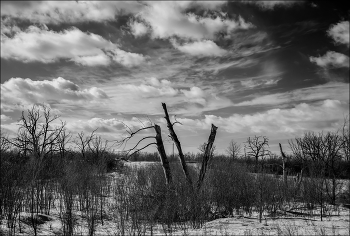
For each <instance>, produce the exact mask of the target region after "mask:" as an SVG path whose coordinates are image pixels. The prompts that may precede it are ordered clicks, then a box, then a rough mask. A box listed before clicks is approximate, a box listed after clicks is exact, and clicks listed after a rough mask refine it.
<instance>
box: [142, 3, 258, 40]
mask: <svg viewBox="0 0 350 236" xmlns="http://www.w3.org/2000/svg"><path fill="white" fill-rule="evenodd" d="M193 4H194V5H195V6H199V7H202V8H208V7H214V8H216V7H217V6H219V5H222V3H219V4H218V5H216V4H205V3H204V4H203V3H201V2H183V1H179V2H158V1H156V2H147V6H146V7H145V8H144V9H142V10H141V11H140V13H139V14H138V17H139V18H140V19H142V20H143V21H145V22H146V23H147V24H148V25H149V26H150V28H151V32H152V36H153V37H154V38H171V37H173V36H177V37H181V38H187V39H196V40H201V39H214V38H215V34H216V33H218V32H226V33H230V32H231V31H233V30H235V29H240V28H244V29H246V28H251V27H253V25H252V24H249V23H247V22H245V21H244V20H243V19H242V18H240V19H239V20H237V21H235V20H230V19H224V18H222V17H221V16H219V15H218V16H216V17H215V18H209V17H200V16H197V15H195V14H193V13H188V14H186V13H185V10H186V9H188V8H190V7H191V6H194V5H193Z"/></svg>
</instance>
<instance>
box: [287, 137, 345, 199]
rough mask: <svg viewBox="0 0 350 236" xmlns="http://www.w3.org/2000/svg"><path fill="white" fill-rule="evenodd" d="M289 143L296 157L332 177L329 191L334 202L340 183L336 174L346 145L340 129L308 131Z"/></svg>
mask: <svg viewBox="0 0 350 236" xmlns="http://www.w3.org/2000/svg"><path fill="white" fill-rule="evenodd" d="M289 145H290V147H291V149H292V152H293V154H294V156H295V157H296V158H299V159H300V160H302V162H303V163H305V164H306V163H309V164H310V167H312V168H313V169H318V171H319V172H320V173H323V175H325V176H328V177H330V178H331V179H332V184H331V190H330V191H327V193H328V194H329V197H330V199H331V202H332V203H333V204H334V203H335V200H336V188H337V185H338V183H337V179H336V174H337V173H338V172H339V167H340V165H339V163H340V161H341V159H342V155H341V151H342V147H343V146H344V141H343V137H342V135H340V134H339V131H336V132H327V133H323V132H320V133H318V134H317V133H314V132H306V133H305V134H304V136H303V137H302V138H296V139H295V140H291V141H289ZM305 164H304V165H305ZM326 187H327V188H328V186H326Z"/></svg>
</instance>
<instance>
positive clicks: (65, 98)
mask: <svg viewBox="0 0 350 236" xmlns="http://www.w3.org/2000/svg"><path fill="white" fill-rule="evenodd" d="M107 98H108V96H107V94H106V93H105V92H104V91H103V90H101V89H99V88H96V87H91V88H89V89H81V88H80V87H79V86H78V85H76V84H74V83H73V82H71V81H69V80H66V79H64V78H61V77H58V78H57V79H53V80H43V81H34V80H31V79H28V78H27V79H22V78H11V79H10V80H8V81H6V82H5V83H3V84H1V109H5V110H8V109H11V107H16V106H17V105H28V104H36V103H41V104H42V103H48V104H50V103H57V102H58V101H59V102H60V103H63V104H64V103H66V104H78V103H83V104H87V103H90V102H94V101H101V100H104V99H107Z"/></svg>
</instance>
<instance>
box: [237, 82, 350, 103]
mask: <svg viewBox="0 0 350 236" xmlns="http://www.w3.org/2000/svg"><path fill="white" fill-rule="evenodd" d="M327 99H331V100H340V101H342V102H346V101H349V86H348V84H346V83H339V82H329V83H326V84H323V85H317V86H313V87H307V88H302V89H297V90H293V91H291V92H285V93H275V94H268V95H259V94H258V95H256V97H255V98H254V99H252V100H250V101H244V102H240V103H237V104H235V106H254V105H282V104H290V103H300V102H301V101H305V102H306V101H319V100H327Z"/></svg>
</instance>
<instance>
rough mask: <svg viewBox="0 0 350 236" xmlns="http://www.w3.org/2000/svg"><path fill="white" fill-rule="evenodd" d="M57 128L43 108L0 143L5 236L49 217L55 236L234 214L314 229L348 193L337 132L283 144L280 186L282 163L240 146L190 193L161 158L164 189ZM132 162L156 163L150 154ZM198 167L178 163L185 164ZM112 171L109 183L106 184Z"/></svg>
mask: <svg viewBox="0 0 350 236" xmlns="http://www.w3.org/2000/svg"><path fill="white" fill-rule="evenodd" d="M57 121H59V120H58V117H56V116H53V115H52V114H51V113H50V110H49V109H48V108H45V107H43V108H40V107H33V109H31V110H29V111H28V112H27V113H23V114H22V117H21V120H20V129H19V131H18V134H17V136H16V137H14V138H9V137H8V136H6V135H4V134H3V133H2V136H1V160H0V161H1V163H0V168H1V170H0V173H1V176H0V177H1V183H0V185H1V186H0V189H1V190H0V220H1V222H6V224H7V228H8V229H9V231H8V232H9V234H13V235H15V234H16V233H18V232H21V231H22V230H23V225H24V224H25V225H29V226H30V227H31V228H32V233H33V234H35V235H37V233H38V228H39V227H40V224H42V223H45V221H46V220H49V217H48V216H50V215H52V214H55V215H56V216H57V215H58V217H59V219H60V222H61V226H62V227H61V230H60V232H59V233H60V234H64V235H73V234H75V233H76V231H77V225H78V224H79V225H81V224H82V223H81V222H84V225H85V226H86V232H87V233H88V234H89V235H94V233H95V231H96V227H97V226H98V225H103V224H104V222H105V221H106V220H112V221H113V222H114V223H115V224H116V225H117V228H118V230H119V232H116V234H121V235H125V234H150V233H152V232H153V229H154V227H155V226H156V225H158V226H159V225H161V226H162V227H163V229H164V231H165V232H168V231H171V230H174V229H186V228H187V227H189V225H190V226H192V227H200V226H201V225H202V224H203V223H204V222H205V221H208V220H212V219H215V218H220V217H228V216H232V215H234V214H242V215H254V214H256V215H257V217H258V219H259V220H260V221H261V220H262V219H263V218H264V217H278V216H280V215H281V214H289V213H292V214H293V213H297V214H300V215H304V216H307V217H311V216H312V215H315V214H317V215H319V217H320V218H321V219H322V218H323V217H325V216H327V214H329V213H330V212H331V210H334V208H337V206H339V204H342V203H348V202H349V200H350V192H349V186H344V185H343V184H344V182H343V181H340V180H339V178H349V169H350V168H349V130H348V124H347V122H345V124H344V126H343V127H342V128H341V129H339V130H338V132H334V133H319V134H316V133H306V134H305V135H304V136H303V137H302V138H296V139H295V140H291V141H290V147H291V148H292V151H293V155H290V156H287V157H286V160H285V166H286V169H288V170H289V172H287V173H286V175H288V176H287V177H288V178H285V179H284V178H282V177H281V175H280V174H282V169H281V167H282V164H283V163H282V159H281V158H280V157H278V156H276V155H275V156H273V155H271V153H269V152H268V145H266V144H268V139H267V138H266V137H254V138H249V139H248V140H247V149H248V148H249V147H250V146H249V145H253V144H254V143H255V144H256V146H254V145H253V146H251V152H248V153H245V155H244V154H243V155H242V154H240V153H239V151H240V149H239V148H238V146H237V145H236V147H235V148H236V149H235V151H237V152H236V153H234V150H232V149H229V150H228V154H232V153H233V154H234V155H225V156H224V155H221V156H219V155H215V152H213V153H211V159H210V161H209V167H208V170H207V173H206V175H205V179H204V182H203V186H202V187H201V188H200V189H199V190H196V189H194V188H193V186H191V185H190V184H189V183H188V181H187V180H186V178H185V175H184V174H183V170H182V167H181V165H180V163H179V161H178V159H177V157H176V156H173V157H171V158H170V166H171V170H172V178H173V183H172V185H171V186H169V185H168V184H167V181H166V180H165V178H164V172H163V169H162V166H161V165H149V166H148V167H147V168H130V167H125V166H123V164H122V163H123V161H122V160H121V159H122V156H118V155H116V154H112V153H111V151H110V150H109V148H108V143H106V142H104V141H103V140H102V139H101V138H100V137H98V136H97V135H95V134H94V132H93V133H91V134H89V135H86V134H84V133H79V134H78V135H77V136H75V137H74V136H72V135H71V134H69V133H67V132H66V129H65V123H63V122H60V123H57ZM261 140H263V141H262V142H260V141H261ZM259 145H262V146H261V148H260V149H257V148H256V147H258V146H259ZM73 147H74V148H73ZM257 150H260V151H257ZM261 150H262V151H261ZM267 155H269V156H270V158H267ZM132 158H133V159H131V158H129V160H134V161H145V160H148V161H149V160H151V161H154V160H158V159H159V157H158V155H157V153H155V154H147V155H146V154H142V153H137V154H135V155H134V156H133V157H132ZM201 158H202V155H201V154H197V155H194V154H186V155H185V159H186V160H187V161H189V160H190V161H199V160H201ZM112 171H113V172H117V173H118V177H115V176H114V177H113V178H112V177H111V176H110V175H108V172H112ZM198 172H199V168H198V167H197V166H195V165H192V166H189V175H190V177H191V178H192V180H193V181H194V182H195V181H197V179H198ZM297 174H298V175H297ZM292 176H294V177H292ZM344 189H347V190H344ZM329 204H332V209H331V208H330V205H329ZM296 209H297V210H296Z"/></svg>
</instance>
